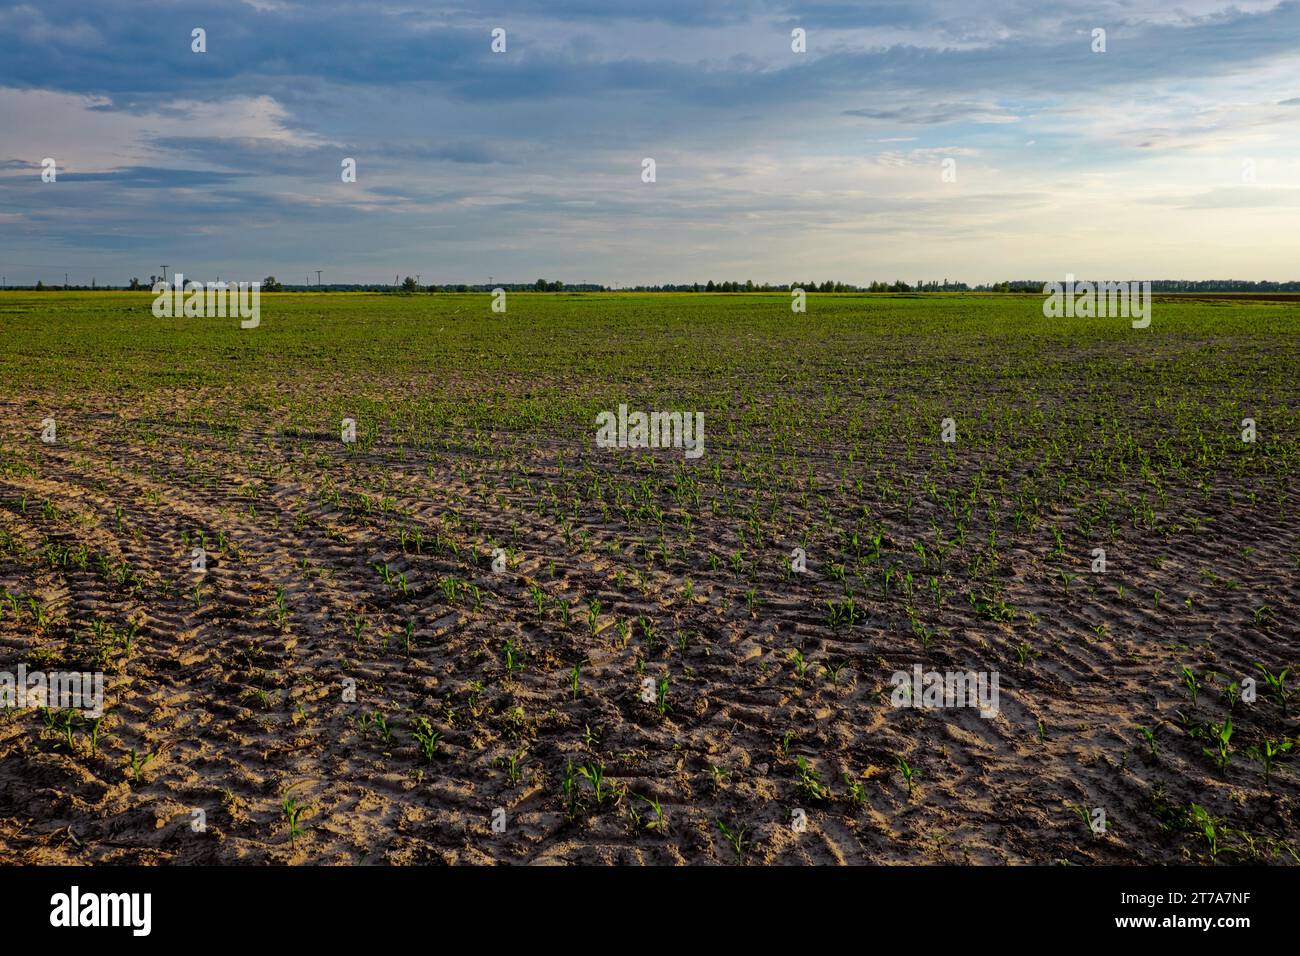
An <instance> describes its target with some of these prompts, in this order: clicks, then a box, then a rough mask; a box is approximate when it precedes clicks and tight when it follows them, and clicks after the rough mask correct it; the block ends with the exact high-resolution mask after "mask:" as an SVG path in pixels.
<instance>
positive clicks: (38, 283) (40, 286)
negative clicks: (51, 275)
mask: <svg viewBox="0 0 1300 956" xmlns="http://www.w3.org/2000/svg"><path fill="white" fill-rule="evenodd" d="M44 288H45V283H44V282H42V281H41V280H40V279H37V280H36V291H37V292H40V291H41V290H42V289H44Z"/></svg>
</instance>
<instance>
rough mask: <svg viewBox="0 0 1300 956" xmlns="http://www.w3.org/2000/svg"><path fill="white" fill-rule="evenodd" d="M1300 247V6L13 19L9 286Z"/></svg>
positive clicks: (744, 6) (248, 11) (105, 1)
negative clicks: (45, 164) (200, 40)
mask: <svg viewBox="0 0 1300 956" xmlns="http://www.w3.org/2000/svg"><path fill="white" fill-rule="evenodd" d="M198 28H201V29H202V30H204V31H205V41H206V52H202V53H198V52H194V50H193V49H192V47H193V44H194V40H193V31H194V30H195V29H198ZM494 30H504V31H505V34H504V36H505V51H504V52H500V53H498V52H494V51H493V49H492V44H493V31H494ZM795 30H801V31H803V36H804V38H805V40H804V43H805V46H806V50H805V51H804V52H798V51H796V50H795V49H794V48H793V47H794V46H795V45H796V44H795V40H794V39H793V37H792V33H793V31H795ZM1098 30H1104V31H1105V34H1104V52H1099V51H1098V49H1097V48H1098V47H1099V46H1100V40H1099V38H1098V36H1097V34H1096V32H1095V31H1098ZM47 158H50V159H53V160H54V161H55V170H56V172H55V181H53V182H46V181H44V180H43V178H42V161H43V160H45V159H47ZM347 158H351V159H354V160H355V162H356V182H344V181H343V176H342V164H343V161H344V159H347ZM647 158H649V159H653V160H654V173H655V176H654V181H653V182H645V181H644V176H643V169H644V162H643V161H644V160H645V159H647ZM1297 225H1300V2H1297V0H1289V2H1282V3H1277V2H1268V0H1235V2H1231V3H1227V2H1217V0H1185V2H1178V0H1172V2H1171V0H1134V2H1107V0H1097V2H1076V0H1067V2H1062V3H1050V4H1049V3H1039V2H1033V0H979V2H972V0H886V2H871V0H866V2H863V0H858V2H834V0H814V2H808V3H796V2H785V0H722V2H710V0H645V2H642V3H624V2H606V0H491V2H487V3H477V2H474V3H464V4H461V5H455V4H442V3H437V2H433V3H420V4H403V3H397V2H394V3H388V2H375V3H356V2H333V0H322V2H304V3H298V2H290V0H243V2H236V0H230V2H223V3H213V2H196V3H191V2H186V0H180V2H167V3H160V2H156V3H151V4H140V3H132V2H121V0H95V2H93V3H87V2H85V0H70V2H64V0H42V2H41V3H39V4H35V3H32V4H27V3H18V4H12V3H7V2H6V3H0V274H3V276H4V280H5V281H7V282H8V283H10V284H13V283H31V282H34V281H36V280H37V279H43V280H44V281H45V282H46V283H47V284H48V283H51V282H58V283H61V282H62V281H63V274H64V273H65V272H66V273H68V274H69V278H70V281H71V282H73V283H74V284H89V283H90V281H91V280H92V279H94V280H95V281H96V282H98V283H99V284H113V285H120V284H125V282H126V281H127V280H128V279H129V278H131V277H132V276H137V277H140V278H141V279H142V280H147V279H148V277H149V276H151V275H154V274H160V273H161V265H162V264H164V263H165V264H167V265H168V266H169V272H170V271H174V270H176V269H180V270H182V271H183V272H185V273H186V274H187V275H190V276H194V277H196V278H213V277H216V276H220V277H221V278H226V279H233V280H255V279H261V278H263V277H265V276H267V275H275V276H276V277H277V278H278V279H279V280H280V281H282V282H290V283H300V282H304V281H306V279H307V277H308V276H309V275H310V277H311V281H313V282H314V281H315V278H316V270H317V269H320V270H323V281H324V282H325V283H326V284H328V283H330V282H331V281H333V282H381V281H382V282H389V281H392V279H393V277H394V276H395V275H399V274H400V275H402V276H406V275H412V276H414V275H416V274H419V275H420V277H421V281H422V282H423V283H430V282H436V283H446V282H473V283H481V282H487V281H488V279H489V277H492V278H494V279H495V280H496V281H498V282H529V281H532V280H534V279H536V278H538V277H545V278H548V279H561V280H563V281H565V282H570V283H577V282H583V281H588V282H600V283H604V284H608V285H632V284H640V283H663V282H693V281H700V282H704V281H706V280H708V279H717V280H722V279H737V280H741V281H743V280H745V279H753V280H754V281H755V282H765V281H766V282H774V283H775V282H788V281H794V280H799V281H804V280H808V279H817V280H824V279H836V280H839V281H843V282H851V283H859V284H865V283H867V282H869V281H871V280H875V279H880V280H885V281H893V280H895V279H902V280H904V281H907V282H914V281H916V280H926V281H929V280H943V279H949V280H952V281H966V282H970V283H972V284H973V283H976V282H987V281H996V280H1001V279H1021V278H1023V279H1039V280H1045V279H1059V278H1063V277H1064V276H1065V275H1066V274H1074V275H1077V276H1080V277H1084V276H1087V277H1091V278H1111V279H1176V278H1186V279H1205V278H1219V279H1226V278H1236V279H1276V280H1292V279H1300V261H1298V258H1300V257H1297V256H1296V250H1297V247H1298V245H1300V230H1298V229H1297Z"/></svg>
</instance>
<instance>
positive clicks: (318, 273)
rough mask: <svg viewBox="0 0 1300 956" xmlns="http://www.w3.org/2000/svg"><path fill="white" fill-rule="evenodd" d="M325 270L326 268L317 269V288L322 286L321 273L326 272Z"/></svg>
mask: <svg viewBox="0 0 1300 956" xmlns="http://www.w3.org/2000/svg"><path fill="white" fill-rule="evenodd" d="M324 271H325V270H323V269H317V270H316V287H317V288H320V274H321V273H322V272H324Z"/></svg>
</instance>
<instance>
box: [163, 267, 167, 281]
mask: <svg viewBox="0 0 1300 956" xmlns="http://www.w3.org/2000/svg"><path fill="white" fill-rule="evenodd" d="M162 270H163V282H166V281H167V267H166V266H163V267H162Z"/></svg>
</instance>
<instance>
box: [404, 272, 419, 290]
mask: <svg viewBox="0 0 1300 956" xmlns="http://www.w3.org/2000/svg"><path fill="white" fill-rule="evenodd" d="M418 288H419V286H418V285H417V284H416V282H415V280H414V279H412V278H411V277H410V276H407V277H406V278H405V279H403V280H402V291H403V292H405V293H408V294H409V293H411V292H414V291H415V290H416V289H418Z"/></svg>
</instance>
